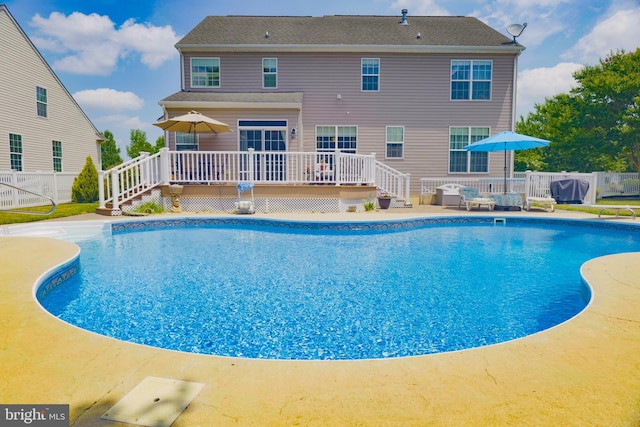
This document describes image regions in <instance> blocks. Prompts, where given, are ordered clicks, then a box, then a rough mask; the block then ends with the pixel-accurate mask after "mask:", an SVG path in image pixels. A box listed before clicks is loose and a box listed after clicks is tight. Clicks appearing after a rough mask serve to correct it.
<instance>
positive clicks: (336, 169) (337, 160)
mask: <svg viewBox="0 0 640 427" xmlns="http://www.w3.org/2000/svg"><path fill="white" fill-rule="evenodd" d="M341 161H342V156H340V150H336V151H335V152H334V159H333V179H335V181H336V184H335V185H336V186H338V185H340V178H341V177H340V169H341V168H342V165H341Z"/></svg>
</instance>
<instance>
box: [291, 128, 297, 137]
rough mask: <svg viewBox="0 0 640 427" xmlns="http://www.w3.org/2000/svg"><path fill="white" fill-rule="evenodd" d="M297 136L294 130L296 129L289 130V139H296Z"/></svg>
mask: <svg viewBox="0 0 640 427" xmlns="http://www.w3.org/2000/svg"><path fill="white" fill-rule="evenodd" d="M297 135H298V131H297V130H296V128H291V139H296V136H297Z"/></svg>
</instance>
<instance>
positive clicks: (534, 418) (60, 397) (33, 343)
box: [0, 207, 640, 426]
mask: <svg viewBox="0 0 640 427" xmlns="http://www.w3.org/2000/svg"><path fill="white" fill-rule="evenodd" d="M398 211H400V212H398ZM447 214H455V215H467V214H469V213H467V212H463V211H460V210H457V209H446V208H441V207H428V208H412V209H395V210H393V211H389V212H373V213H361V214H360V213H358V214H353V213H347V214H309V215H278V214H264V215H257V216H264V217H269V218H287V219H305V220H307V219H310V220H328V221H331V220H338V219H341V220H345V219H347V220H348V219H354V220H374V219H390V218H410V217H422V216H430V215H447ZM470 214H472V215H474V214H482V215H492V216H500V217H503V216H505V217H507V216H509V215H521V216H542V215H544V216H547V215H549V216H550V217H554V218H561V217H562V218H576V219H580V218H585V219H594V220H596V221H602V220H597V218H596V215H591V214H579V213H572V212H566V211H557V212H555V213H545V212H542V211H536V212H531V213H526V212H504V213H502V212H500V213H496V212H490V213H488V212H487V211H473V212H471V213H470ZM82 218H84V219H91V220H108V219H105V217H100V216H93V215H87V216H82ZM78 219H80V218H78V217H74V218H68V219H67V220H78ZM117 219H121V218H117ZM612 221H614V220H612ZM615 221H626V222H632V220H631V219H630V218H625V219H618V220H615ZM76 251H77V247H76V246H75V245H74V244H73V243H70V242H65V241H58V240H54V239H51V238H46V237H14V236H2V237H0V271H2V276H0V277H1V279H0V301H1V302H2V312H1V313H0V403H2V404H8V403H22V404H40V403H42V404H54V403H61V404H69V405H70V409H71V420H70V421H71V422H70V424H71V425H74V426H118V425H122V426H125V425H130V424H122V423H116V422H111V421H105V420H102V419H101V418H100V417H101V415H102V414H103V413H104V412H106V411H107V410H108V409H109V408H111V407H112V406H113V405H114V404H115V403H117V402H118V401H119V400H120V399H121V398H122V397H123V396H124V395H125V394H127V393H128V392H129V391H130V390H132V389H133V388H134V387H135V386H136V385H138V384H139V383H140V382H141V381H143V380H144V379H145V378H146V377H149V376H154V377H164V378H171V379H177V380H183V381H193V382H198V383H204V387H203V388H202V390H201V391H200V393H199V394H198V395H197V396H196V397H195V399H193V401H192V402H191V404H190V405H189V406H188V408H187V409H186V410H185V411H184V412H183V413H182V414H181V415H180V416H179V417H178V418H177V420H176V421H175V422H174V423H173V426H213V425H215V426H222V425H243V426H244V425H256V426H279V425H287V426H289V425H318V426H328V425H338V426H350V425H358V426H366V425H376V426H379V425H390V426H391V425H393V426H396V425H403V426H410V425H416V426H418V425H420V426H422V425H437V426H504V425H514V426H515V425H517V426H559V425H562V426H638V425H640V274H638V273H640V253H630V254H621V255H612V256H607V257H603V258H597V259H594V260H591V261H589V262H587V263H586V264H585V265H584V266H583V268H582V273H583V275H584V277H585V279H586V280H587V281H588V283H589V284H590V285H591V286H592V290H593V300H592V302H591V304H590V305H589V306H588V307H587V309H586V310H585V311H584V312H582V313H581V314H579V315H578V316H576V317H575V318H574V319H571V320H570V321H568V322H565V323H564V324H561V325H559V326H556V327H554V328H552V329H550V330H547V331H543V332H541V333H537V334H534V335H531V336H529V337H525V338H522V339H519V340H515V341H510V342H507V343H502V344H498V345H493V346H487V347H482V348H477V349H471V350H464V351H459V352H452V353H443V354H435V355H428V356H418V357H406V358H398V359H386V360H367V361H268V360H251V359H236V358H226V357H216V356H204V355H196V354H188V353H180V352H175V351H168V350H161V349H156V348H151V347H145V346H141V345H136V344H131V343H126V342H121V341H117V340H113V339H110V338H106V337H103V336H100V335H96V334H93V333H90V332H86V331H83V330H81V329H78V328H76V327H74V326H70V325H68V324H66V323H63V322H61V321H59V320H57V319H55V318H54V317H53V316H51V315H49V314H48V313H46V312H45V311H44V310H42V309H41V308H40V306H39V305H38V304H37V303H36V302H35V301H34V299H33V296H32V295H33V285H34V283H35V282H36V281H37V280H38V278H39V277H40V276H41V275H42V274H43V273H44V272H45V271H47V270H49V269H51V268H53V267H54V266H56V265H58V264H60V263H62V262H64V261H66V260H68V259H69V258H71V257H73V256H74V255H75V254H76V253H77V252H76ZM144 410H145V408H144V407H141V411H144Z"/></svg>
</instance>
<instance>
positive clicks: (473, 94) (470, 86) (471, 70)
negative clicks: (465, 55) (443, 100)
mask: <svg viewBox="0 0 640 427" xmlns="http://www.w3.org/2000/svg"><path fill="white" fill-rule="evenodd" d="M492 70H493V61H451V99H452V100H471V101H489V100H491V78H492Z"/></svg>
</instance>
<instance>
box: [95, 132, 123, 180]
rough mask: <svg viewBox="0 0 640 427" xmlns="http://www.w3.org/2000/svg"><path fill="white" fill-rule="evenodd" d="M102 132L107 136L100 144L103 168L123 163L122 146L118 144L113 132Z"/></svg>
mask: <svg viewBox="0 0 640 427" xmlns="http://www.w3.org/2000/svg"><path fill="white" fill-rule="evenodd" d="M102 134H103V135H104V136H105V138H107V140H106V141H105V142H103V143H102V145H101V146H100V151H101V153H102V155H101V157H102V170H105V171H106V170H107V169H110V168H112V167H114V166H118V165H119V164H120V163H122V157H120V147H118V146H117V144H116V141H115V140H114V139H113V134H112V133H111V132H109V131H108V130H105V131H104V132H103V133H102Z"/></svg>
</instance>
